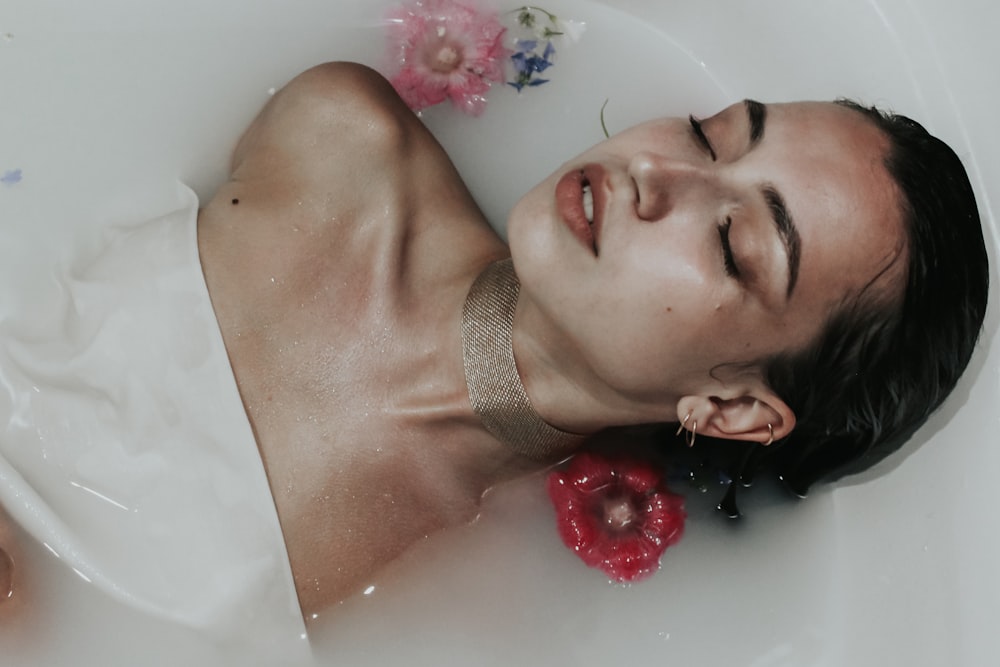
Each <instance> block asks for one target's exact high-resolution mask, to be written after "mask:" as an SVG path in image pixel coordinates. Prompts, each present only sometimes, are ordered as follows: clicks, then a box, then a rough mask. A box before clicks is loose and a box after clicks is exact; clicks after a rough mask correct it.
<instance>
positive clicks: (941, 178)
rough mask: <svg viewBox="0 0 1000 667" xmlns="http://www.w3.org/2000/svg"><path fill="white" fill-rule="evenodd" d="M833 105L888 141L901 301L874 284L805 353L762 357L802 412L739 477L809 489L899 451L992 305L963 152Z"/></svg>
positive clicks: (888, 118) (898, 122) (945, 386)
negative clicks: (898, 227) (763, 471)
mask: <svg viewBox="0 0 1000 667" xmlns="http://www.w3.org/2000/svg"><path fill="white" fill-rule="evenodd" d="M837 103H838V104H840V105H842V106H844V107H847V108H849V109H853V110H854V111H856V112H858V113H860V114H862V115H864V117H865V118H867V119H869V120H870V121H871V122H872V123H874V124H875V125H876V126H877V127H878V128H879V129H880V130H881V131H882V132H883V134H884V135H885V136H886V138H887V139H888V141H889V149H888V152H887V155H886V158H885V166H886V168H887V170H888V172H889V174H890V176H891V177H892V178H893V180H894V181H895V183H896V186H897V188H898V191H899V198H900V201H901V206H902V213H903V222H904V225H905V230H906V250H905V252H904V253H903V256H902V257H900V258H899V259H898V260H897V261H905V262H906V270H905V285H904V286H903V294H902V299H901V300H899V299H893V298H890V299H888V300H887V299H886V298H885V296H886V295H885V294H884V292H885V291H886V290H884V289H883V290H881V292H882V294H879V290H877V289H868V290H865V291H864V292H862V293H861V294H860V295H859V296H857V297H856V298H854V299H852V302H851V303H845V304H843V305H842V307H841V308H840V309H838V310H837V311H836V312H834V313H833V315H832V316H831V317H830V319H829V320H828V322H827V324H826V326H825V328H824V331H823V332H822V333H821V335H820V336H819V337H818V339H817V340H816V341H814V342H813V344H812V345H810V346H809V347H807V348H806V349H804V350H800V351H797V352H794V353H790V354H787V353H786V354H783V355H780V356H777V357H775V358H772V359H770V360H768V361H767V362H766V363H765V364H764V365H763V366H764V370H765V378H766V380H767V382H768V384H769V385H770V387H771V389H772V390H773V391H775V392H776V393H777V394H778V395H779V396H780V397H781V398H782V399H783V400H784V401H785V402H787V403H788V405H789V407H790V408H791V409H792V410H793V411H794V412H795V415H796V426H795V429H794V430H793V431H792V433H791V434H789V436H788V437H786V438H785V439H784V440H782V441H780V442H776V443H774V444H773V445H771V446H770V447H767V448H765V447H759V446H758V447H754V448H751V449H750V450H749V451H748V452H747V453H746V454H745V455H744V456H743V460H742V461H741V462H740V464H739V465H738V468H739V470H738V471H736V472H737V473H738V474H737V476H738V477H739V478H740V479H742V480H743V481H744V482H748V481H750V480H751V479H752V477H753V475H754V474H755V472H756V471H757V470H758V469H759V468H761V467H762V466H769V467H773V468H774V469H775V470H776V471H777V473H778V475H779V476H780V477H781V479H782V480H783V481H784V483H785V484H786V485H787V486H788V488H789V489H790V490H791V491H793V492H794V493H796V494H799V495H805V493H806V492H807V491H808V489H809V487H810V486H812V484H813V483H815V482H816V481H818V480H821V479H836V478H839V477H841V476H843V475H845V474H850V473H854V472H860V471H861V470H864V469H867V468H869V467H870V466H872V465H873V464H875V463H877V462H878V461H881V460H882V459H883V458H884V457H886V456H887V455H888V454H890V453H892V452H894V451H896V450H897V449H898V448H899V447H900V446H902V445H903V443H905V442H906V441H907V440H908V439H909V438H910V436H911V435H913V433H914V432H915V431H916V430H917V429H918V428H919V427H920V426H921V425H922V424H923V423H924V422H925V421H926V420H927V418H928V416H929V415H930V414H931V413H932V412H933V411H934V410H935V409H936V408H937V407H938V406H939V405H940V404H941V403H942V402H943V401H944V399H945V397H947V396H948V394H949V393H950V392H951V390H952V389H953V388H954V387H955V384H956V383H957V381H958V378H959V376H960V375H961V374H962V372H963V371H964V370H965V368H966V366H967V365H968V363H969V359H970V357H971V356H972V352H973V349H974V348H975V345H976V340H977V339H978V337H979V333H980V331H981V329H982V325H983V319H984V317H985V313H986V301H987V291H988V283H989V266H988V259H987V255H986V244H985V242H984V239H983V232H982V226H981V223H980V219H979V213H978V211H977V209H976V201H975V197H974V195H973V192H972V186H971V185H970V183H969V179H968V176H967V175H966V172H965V169H964V167H963V166H962V163H961V161H960V160H959V158H958V156H957V155H955V153H954V151H952V149H951V148H949V147H948V146H947V145H946V144H945V143H944V142H942V141H941V140H939V139H937V138H935V137H933V136H931V135H930V134H929V133H928V132H927V130H925V129H924V128H923V126H921V125H920V124H919V123H917V122H915V121H913V120H911V119H909V118H906V117H905V116H900V115H895V114H890V113H886V112H883V111H881V110H879V109H876V108H869V107H865V106H861V105H860V104H857V103H856V102H853V101H849V100H838V102H837Z"/></svg>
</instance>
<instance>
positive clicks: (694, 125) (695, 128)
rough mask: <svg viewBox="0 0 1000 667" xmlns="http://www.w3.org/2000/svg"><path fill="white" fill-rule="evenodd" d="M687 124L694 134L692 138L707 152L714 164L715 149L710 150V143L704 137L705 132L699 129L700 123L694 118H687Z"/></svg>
mask: <svg viewBox="0 0 1000 667" xmlns="http://www.w3.org/2000/svg"><path fill="white" fill-rule="evenodd" d="M688 122H690V123H691V131H692V132H693V133H694V138H695V140H696V141H697V142H698V144H699V145H701V147H702V148H704V149H705V150H706V151H708V154H709V156H711V158H712V162H715V149H714V148H712V142H710V141H709V140H708V137H706V136H705V131H704V130H703V129H702V127H701V121H700V120H698V119H697V118H695V117H694V116H688Z"/></svg>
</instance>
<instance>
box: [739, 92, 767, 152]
mask: <svg viewBox="0 0 1000 667" xmlns="http://www.w3.org/2000/svg"><path fill="white" fill-rule="evenodd" d="M743 108H744V109H745V110H746V112H747V121H748V122H749V124H750V148H753V147H754V146H756V145H757V144H759V143H760V140H761V139H763V138H764V124H765V122H766V121H767V107H766V106H764V105H763V104H761V103H760V102H758V101H757V100H743Z"/></svg>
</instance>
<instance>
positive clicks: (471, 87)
mask: <svg viewBox="0 0 1000 667" xmlns="http://www.w3.org/2000/svg"><path fill="white" fill-rule="evenodd" d="M386 18H387V19H388V20H389V25H388V34H389V41H390V50H391V53H390V56H391V58H392V59H393V61H395V62H397V63H399V66H400V69H399V71H398V72H397V73H396V74H395V75H394V76H392V77H391V78H390V81H391V82H392V85H393V87H394V88H395V89H396V92H397V93H399V96H400V97H402V98H403V101H404V102H406V104H407V105H408V106H409V107H410V108H411V109H413V110H414V111H419V110H420V109H424V108H426V107H429V106H433V105H435V104H438V103H440V102H444V101H445V100H446V99H449V98H450V99H451V102H452V104H454V105H455V107H456V108H458V109H461V110H462V111H465V112H466V113H470V114H472V115H479V114H480V113H482V112H483V110H484V109H485V108H486V92H487V91H488V90H489V88H490V84H491V83H492V82H502V81H503V80H504V71H503V61H504V59H505V58H506V57H507V56H508V55H509V54H510V52H509V51H508V50H507V49H506V48H504V46H503V35H504V32H505V30H506V28H504V27H503V26H502V25H501V24H500V21H499V19H498V17H497V15H496V14H495V13H492V12H486V11H484V10H480V9H478V8H477V7H476V6H475V5H473V4H472V3H471V2H470V1H469V0H415V1H414V2H410V3H408V4H406V5H403V6H400V7H396V8H394V9H391V10H390V11H389V12H388V14H387V15H386Z"/></svg>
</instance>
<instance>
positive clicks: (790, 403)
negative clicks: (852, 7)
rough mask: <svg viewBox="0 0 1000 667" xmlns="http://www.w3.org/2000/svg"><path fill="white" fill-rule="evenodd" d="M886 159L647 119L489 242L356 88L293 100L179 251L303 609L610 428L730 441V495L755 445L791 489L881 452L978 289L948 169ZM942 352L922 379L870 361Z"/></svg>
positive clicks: (796, 133)
mask: <svg viewBox="0 0 1000 667" xmlns="http://www.w3.org/2000/svg"><path fill="white" fill-rule="evenodd" d="M922 136H925V135H922ZM921 140H922V141H925V142H931V143H930V144H929V145H931V150H939V149H938V148H937V146H938V144H937V143H933V142H932V140H930V139H929V138H928V139H926V140H924V139H921ZM895 141H896V139H895V138H893V137H892V136H891V135H890V134H889V132H888V131H887V128H886V127H885V126H884V123H883V122H882V121H881V120H879V119H878V117H875V116H873V115H872V114H870V113H868V112H864V111H862V110H858V109H852V108H848V107H847V106H845V105H836V104H822V103H805V104H790V105H773V106H772V105H767V106H765V105H761V104H759V103H756V102H752V101H747V102H743V103H738V104H735V105H733V106H731V107H729V108H727V109H725V110H723V111H722V112H721V113H719V114H717V115H716V116H713V117H712V118H710V119H707V120H705V121H703V122H699V121H697V120H695V119H693V118H692V119H664V120H658V121H653V122H650V123H647V124H644V125H641V126H638V127H636V128H633V129H630V130H628V131H626V132H623V133H621V134H619V135H616V136H615V137H613V138H611V139H610V140H608V141H606V142H603V143H601V144H599V145H597V146H595V147H594V148H592V149H590V150H589V151H587V152H585V153H584V154H583V155H581V156H579V157H577V158H574V159H573V160H571V161H570V162H568V163H566V165H564V166H563V167H561V168H560V169H558V170H557V171H556V172H555V173H554V174H553V175H552V176H551V177H549V178H548V179H547V180H545V181H543V182H542V183H541V184H539V185H538V186H537V187H536V188H534V189H533V190H532V191H531V192H529V193H528V194H527V195H526V196H525V197H524V198H523V199H522V200H521V201H520V202H519V203H518V204H517V205H516V206H515V208H514V209H513V211H512V212H511V215H510V218H509V224H508V234H509V239H510V247H509V248H508V247H507V246H506V245H505V244H504V243H503V241H501V239H500V238H499V237H498V236H497V235H496V234H495V233H494V232H493V231H492V229H491V228H490V227H489V225H488V224H487V222H486V220H485V219H484V218H483V215H482V213H481V212H480V211H479V209H478V207H477V206H476V204H475V202H474V201H473V199H472V197H471V195H470V194H469V192H468V191H467V190H466V188H465V186H464V185H463V183H462V181H461V179H460V177H459V175H458V174H457V172H456V171H455V169H454V167H453V166H452V164H451V163H450V161H449V160H448V158H447V156H446V155H445V154H444V152H443V151H442V150H441V148H440V147H439V146H438V144H437V143H436V142H435V141H434V139H433V138H432V137H431V136H430V135H429V133H428V132H427V131H426V130H425V129H424V127H423V126H422V125H421V123H420V122H419V120H418V119H417V118H416V117H415V116H414V115H413V114H412V113H411V112H410V111H409V110H408V109H407V108H406V107H405V106H404V105H403V104H402V103H401V101H400V100H399V99H398V97H397V96H396V95H395V93H394V92H393V91H392V89H391V88H390V87H389V86H388V84H387V83H386V82H385V81H383V80H382V79H381V78H380V77H379V76H378V75H377V74H375V73H374V72H372V71H370V70H367V69H366V68H363V67H361V66H358V65H353V64H347V63H336V64H328V65H323V66H320V67H317V68H314V69H312V70H310V71H308V72H306V73H304V74H302V75H300V76H299V77H298V78H296V79H295V80H294V81H292V82H291V83H290V84H289V85H288V86H286V87H285V88H284V89H283V90H282V91H281V92H279V93H278V94H277V95H275V96H274V98H273V99H272V100H271V102H270V103H269V104H268V105H267V106H266V107H265V109H264V110H263V111H262V112H261V114H260V115H259V116H258V118H257V119H256V120H255V121H254V122H253V124H252V125H251V126H250V128H249V129H248V130H247V131H246V133H245V134H244V136H243V137H242V139H241V140H240V142H239V144H238V146H237V148H236V150H235V153H234V155H233V160H232V177H231V179H230V181H229V182H228V183H226V184H225V185H224V186H222V187H221V188H220V189H219V191H218V192H217V194H216V195H215V196H214V197H213V199H212V200H211V201H210V202H209V203H208V204H207V205H206V206H205V207H204V208H203V209H202V210H201V212H200V214H199V217H198V248H199V252H200V258H201V264H202V268H203V271H204V277H205V281H206V284H207V286H208V291H209V294H210V296H211V301H212V306H213V308H214V311H215V316H216V319H217V321H218V325H219V329H220V330H221V333H222V338H223V340H224V342H225V350H226V352H227V354H228V357H229V361H230V363H231V365H232V370H233V373H234V375H235V378H236V382H237V385H238V389H239V394H240V397H241V398H242V402H243V406H244V407H245V410H246V415H247V416H248V417H249V422H250V425H251V426H252V428H253V434H254V437H255V439H256V443H257V445H258V447H259V451H260V455H261V458H262V460H263V463H264V466H265V469H266V473H267V481H268V484H269V486H270V489H271V492H272V495H273V499H274V504H275V508H276V510H277V515H278V518H279V520H280V524H281V532H282V535H283V539H284V544H285V547H286V548H287V554H288V558H289V561H290V565H291V571H292V573H293V575H294V581H295V588H296V592H297V597H298V601H299V604H300V606H301V611H302V612H303V613H304V614H305V616H306V617H307V618H308V617H309V616H311V615H312V614H313V613H315V612H316V611H318V610H319V609H322V608H323V607H325V606H327V605H329V604H331V603H332V602H334V601H336V600H339V599H342V598H344V597H345V596H348V595H350V594H352V593H353V592H355V591H356V590H358V588H359V586H361V585H363V584H365V583H367V581H368V577H369V576H370V575H371V574H372V572H374V571H375V570H377V569H378V568H379V567H380V566H382V565H384V564H385V563H386V562H388V561H389V560H391V559H392V558H394V557H395V556H397V555H398V554H399V553H401V552H402V551H403V550H404V549H405V548H406V547H407V546H408V545H410V544H412V543H413V542H415V541H417V540H419V539H421V538H422V537H424V536H426V535H428V534H429V533H431V532H433V531H435V530H438V529H440V528H442V527H445V526H449V525H454V524H457V523H462V522H466V521H469V520H470V519H472V518H473V517H474V516H475V514H476V512H477V508H478V503H479V500H480V498H481V496H482V494H483V493H484V492H485V491H486V490H487V489H488V488H490V487H491V486H493V485H495V484H496V483H498V482H500V481H502V480H504V479H508V478H510V477H513V476H516V475H520V474H524V473H526V472H528V471H530V470H534V469H538V468H539V467H541V466H543V465H547V464H549V463H551V462H553V461H555V460H558V459H559V458H561V457H563V456H565V455H566V454H568V453H570V452H572V451H573V450H574V449H575V448H577V447H579V446H580V444H581V443H582V441H583V439H584V438H585V437H586V436H587V435H589V434H593V433H596V432H597V431H600V430H602V429H605V428H608V427H614V426H627V425H633V424H648V423H662V422H674V423H679V424H680V426H681V427H682V428H683V429H685V430H686V431H687V432H688V438H689V441H691V442H694V441H695V440H696V439H697V438H705V437H709V438H724V439H730V440H735V441H742V442H745V443H747V445H746V447H747V452H750V453H751V454H750V455H748V456H747V457H745V458H746V461H745V465H744V469H745V470H746V471H747V472H749V471H750V470H752V469H753V468H754V467H756V465H758V464H759V463H761V462H763V461H765V460H766V457H764V456H762V455H761V454H759V453H758V452H768V451H775V452H776V453H775V454H774V457H775V459H776V462H777V464H778V466H779V468H780V469H786V470H791V471H793V472H794V471H798V473H800V474H799V476H798V477H796V478H795V479H794V480H793V481H796V482H798V483H800V484H802V485H803V486H807V485H808V483H810V482H811V481H812V480H813V478H815V477H816V476H819V475H821V474H824V473H828V472H836V471H837V470H839V469H840V468H841V467H842V466H844V465H846V464H848V463H849V462H851V461H853V460H856V459H859V458H860V459H861V460H863V461H864V462H866V463H867V462H868V460H867V459H865V458H864V457H865V456H868V457H869V458H876V457H879V456H881V455H883V454H882V452H883V450H885V449H890V450H891V449H892V448H894V447H896V446H898V444H899V443H900V442H901V441H902V439H905V437H906V436H908V435H909V433H911V432H912V430H914V429H915V428H916V427H917V426H918V425H919V423H921V422H922V421H923V419H924V418H925V417H926V415H927V413H929V411H930V410H932V409H933V408H934V407H936V406H937V405H938V404H939V403H940V401H941V400H942V399H943V397H944V395H946V394H947V392H948V391H949V390H950V388H951V387H952V386H953V385H954V382H955V379H956V378H957V376H958V374H959V373H960V372H961V370H962V369H963V368H964V366H965V365H966V363H967V361H968V358H969V355H970V354H971V348H972V345H973V343H974V340H975V337H976V335H977V333H978V330H979V327H980V326H981V322H982V317H983V311H984V308H985V289H986V288H985V285H986V282H987V274H986V260H985V251H984V248H983V241H982V235H981V232H980V231H979V226H978V224H979V223H978V217H976V216H975V205H974V202H973V201H972V199H971V192H970V191H969V189H968V184H967V180H965V176H964V172H962V171H961V167H960V165H959V164H958V162H957V160H955V159H954V157H953V154H951V153H950V151H949V152H948V155H951V159H952V162H951V164H950V166H948V167H945V168H944V169H945V170H946V171H947V170H948V169H951V170H955V169H957V170H958V171H957V173H951V175H950V176H949V177H948V178H949V179H951V180H949V181H948V182H947V183H946V187H945V188H944V191H945V194H941V195H938V194H934V195H931V197H930V198H931V199H933V200H934V201H933V202H931V204H926V203H924V202H923V201H919V200H917V199H915V197H916V194H915V192H914V186H913V184H912V183H910V182H907V181H906V180H905V179H901V177H900V173H899V169H900V165H899V164H898V158H899V156H900V153H899V150H898V146H897V145H896V144H895V143H894V142H895ZM931 155H934V154H933V153H931ZM904 167H905V165H904ZM904 176H905V174H904ZM918 187H921V186H918ZM949 192H950V193H952V194H948V193H949ZM956 193H957V194H956ZM918 194H919V193H918ZM947 197H951V199H947ZM956 202H958V203H956ZM934 206H944V207H945V211H944V212H945V213H952V212H954V210H955V208H954V207H955V206H964V207H966V210H968V211H969V213H968V214H964V213H963V214H961V215H960V216H959V219H958V220H955V221H954V222H952V221H951V220H950V219H949V220H948V222H946V223H944V222H942V220H945V218H938V219H934V218H933V217H931V218H929V219H930V220H931V221H932V222H933V223H934V224H932V225H931V227H932V228H933V229H932V230H931V232H929V240H927V239H926V238H925V236H927V235H926V234H925V236H921V235H920V234H921V233H922V232H920V231H919V229H922V227H920V226H919V225H916V226H915V225H914V223H913V220H914V219H919V220H924V219H925V218H928V215H930V216H933V215H936V213H935V212H934V211H933V210H932V212H931V213H930V214H928V213H927V210H928V208H930V209H933V208H934ZM921 216H923V217H921ZM941 228H947V234H946V235H945V236H946V238H945V239H944V240H943V241H940V240H938V239H937V238H936V236H935V234H936V233H937V232H935V231H934V230H940V229H941ZM914 229H918V231H916V232H915V231H914ZM925 242H926V243H927V244H928V246H929V247H930V249H929V250H928V248H925ZM927 252H930V253H931V254H932V257H933V258H932V259H931V260H927V259H926V257H925V254H926V253H927ZM958 260H961V261H958ZM959 265H961V266H959ZM515 270H516V274H515ZM924 273H926V275H924ZM946 281H953V282H952V283H951V286H950V287H946V286H944V285H945V283H946ZM942 295H947V297H948V298H946V299H939V297H940V296H942ZM939 302H940V303H939ZM928 304H929V307H930V308H931V309H932V312H933V318H936V319H935V320H934V321H928V322H925V323H922V324H924V325H926V326H927V327H928V329H927V330H926V331H922V332H920V336H921V337H922V338H921V339H920V340H916V341H915V342H914V341H913V340H911V333H909V331H908V327H909V322H910V321H911V320H912V319H913V318H914V317H916V318H918V319H919V318H921V317H923V315H921V313H923V312H924V310H925V309H926V308H927V307H928ZM933 318H925V319H933ZM942 340H945V341H949V342H951V343H953V344H954V345H953V347H951V348H950V349H949V350H948V352H947V356H948V358H947V359H944V358H942V360H941V363H937V362H936V361H934V360H932V361H931V362H930V363H929V364H928V367H929V368H930V370H929V371H928V372H929V373H930V375H932V376H933V377H932V378H930V379H929V380H924V379H923V378H921V377H920V376H919V373H916V372H914V371H912V370H910V366H913V363H912V359H913V358H914V357H913V356H910V357H906V358H905V359H904V361H905V362H906V363H902V364H900V363H898V359H897V357H896V356H894V355H899V354H904V355H912V354H915V353H919V354H921V355H922V356H926V355H927V354H929V350H930V349H933V348H934V347H935V346H936V345H937V344H938V342H939V341H942ZM515 360H516V361H515ZM826 362H831V363H833V364H834V368H833V370H831V371H829V372H828V371H826V369H824V368H823V366H822V364H823V363H826ZM872 367H874V368H877V369H879V373H878V374H877V375H874V376H871V377H868V376H865V375H864V374H861V373H860V370H861V369H865V368H872ZM817 369H820V370H821V371H822V372H824V373H827V372H828V375H829V376H828V377H825V378H824V382H823V384H822V385H821V386H819V389H818V390H817V392H815V393H811V392H810V390H809V389H810V386H811V383H810V382H804V381H803V379H802V378H803V377H805V378H810V377H811V376H813V375H814V374H815V372H816V371H817ZM910 396H914V397H915V398H914V399H913V400H912V401H911V400H910V398H908V397H910ZM887 397H888V398H887ZM831 403H832V404H831ZM889 408H891V409H892V410H894V411H895V412H894V413H893V416H892V418H891V419H888V420H887V419H886V414H885V413H886V410H887V409H889ZM838 420H839V421H838ZM800 432H802V433H805V434H807V436H808V437H809V438H810V439H809V441H808V442H806V443H805V444H799V443H797V442H796V440H795V438H796V437H797V434H798V433H800ZM786 452H787V454H786Z"/></svg>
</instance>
